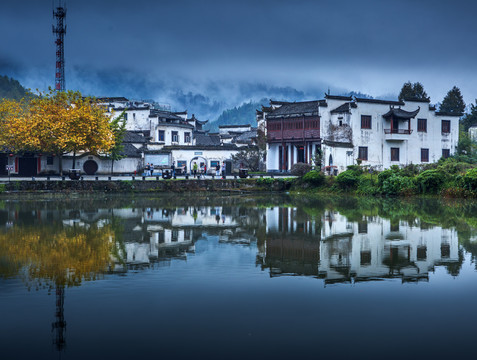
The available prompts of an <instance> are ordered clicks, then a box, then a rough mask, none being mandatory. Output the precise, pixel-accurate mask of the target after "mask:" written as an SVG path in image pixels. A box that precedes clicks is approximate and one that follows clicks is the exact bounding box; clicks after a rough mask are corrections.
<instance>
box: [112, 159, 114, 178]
mask: <svg viewBox="0 0 477 360" xmlns="http://www.w3.org/2000/svg"><path fill="white" fill-rule="evenodd" d="M113 172H114V159H111V175H113Z"/></svg>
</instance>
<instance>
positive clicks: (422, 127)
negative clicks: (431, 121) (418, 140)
mask: <svg viewBox="0 0 477 360" xmlns="http://www.w3.org/2000/svg"><path fill="white" fill-rule="evenodd" d="M417 131H420V132H427V119H417Z"/></svg>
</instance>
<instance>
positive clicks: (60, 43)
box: [52, 0, 66, 91]
mask: <svg viewBox="0 0 477 360" xmlns="http://www.w3.org/2000/svg"><path fill="white" fill-rule="evenodd" d="M53 18H56V27H55V25H52V28H53V34H56V41H55V44H56V72H55V90H56V91H65V90H66V86H65V47H64V44H65V34H66V25H64V22H65V18H66V6H64V5H62V2H61V0H60V2H59V4H58V6H57V7H56V10H55V9H53Z"/></svg>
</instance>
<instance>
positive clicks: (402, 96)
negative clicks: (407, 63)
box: [399, 81, 429, 101]
mask: <svg viewBox="0 0 477 360" xmlns="http://www.w3.org/2000/svg"><path fill="white" fill-rule="evenodd" d="M399 100H400V101H403V100H426V101H427V100H429V96H427V93H426V91H425V90H424V86H422V84H421V83H420V82H416V83H413V84H412V83H411V82H410V81H408V82H406V83H404V85H403V86H402V88H401V92H400V93H399Z"/></svg>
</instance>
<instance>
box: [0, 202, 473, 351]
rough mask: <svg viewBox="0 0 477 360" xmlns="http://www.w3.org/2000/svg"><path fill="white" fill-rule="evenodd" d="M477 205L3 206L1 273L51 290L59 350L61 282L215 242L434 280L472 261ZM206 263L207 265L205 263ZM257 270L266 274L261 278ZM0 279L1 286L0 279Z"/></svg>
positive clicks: (330, 270) (377, 275) (299, 263)
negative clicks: (467, 257) (434, 275)
mask: <svg viewBox="0 0 477 360" xmlns="http://www.w3.org/2000/svg"><path fill="white" fill-rule="evenodd" d="M476 214H477V206H476V204H475V203H473V202H461V203H443V202H441V201H439V200H435V199H434V200H416V201H408V202H400V201H396V200H386V199H385V200H379V199H364V200H363V199H345V198H337V199H308V198H291V197H288V196H284V197H277V196H273V197H272V196H266V197H250V198H248V197H238V196H237V197H233V196H229V197H210V198H208V197H194V198H187V197H183V198H182V197H177V196H175V195H174V196H161V197H152V198H141V197H139V198H127V197H126V198H119V197H112V198H99V199H91V198H83V197H79V198H76V199H68V200H61V201H59V200H58V201H46V200H45V201H20V200H19V201H4V202H0V278H15V279H22V280H23V281H24V283H25V284H26V286H27V287H28V288H47V289H48V290H49V291H51V292H54V293H55V295H56V298H55V300H56V310H55V314H54V319H53V321H52V330H53V337H54V339H53V340H54V343H55V345H56V347H57V349H58V350H62V349H63V348H64V347H65V345H66V319H65V316H64V309H65V306H67V302H65V294H66V289H67V288H68V287H77V286H80V285H82V284H83V282H85V281H94V280H98V279H102V278H104V277H105V276H107V275H111V276H115V275H116V274H126V273H127V272H128V271H130V270H142V269H146V268H147V269H153V270H158V271H160V270H161V268H163V267H164V266H166V267H167V266H170V265H171V264H172V262H174V261H179V262H180V263H182V261H183V260H187V259H188V257H190V256H195V253H196V244H197V242H198V241H199V240H204V241H208V240H210V239H211V238H216V239H218V243H219V244H221V245H224V248H226V247H227V246H233V247H235V248H236V247H237V246H239V247H240V246H242V247H243V246H245V247H248V248H249V249H251V251H253V252H254V254H255V253H256V264H255V265H257V269H256V271H257V272H259V273H262V272H267V273H268V274H269V275H270V277H272V278H273V277H277V276H286V275H290V276H309V277H313V278H316V279H317V282H319V281H322V282H324V283H325V284H339V283H344V284H346V283H357V282H362V281H381V280H384V279H394V278H397V279H400V280H401V281H402V282H403V283H406V282H416V283H419V282H422V281H425V282H429V281H432V279H431V278H430V277H431V276H430V274H431V273H432V272H433V271H434V270H435V268H436V267H439V266H443V267H445V269H446V270H447V273H448V274H449V275H448V276H454V277H457V276H459V274H460V271H461V268H462V265H463V262H464V259H465V254H470V258H471V260H472V261H474V263H475V260H476V259H477V231H476V228H477V218H476ZM205 266H206V265H205ZM262 274H263V273H262ZM0 285H1V281H0Z"/></svg>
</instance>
